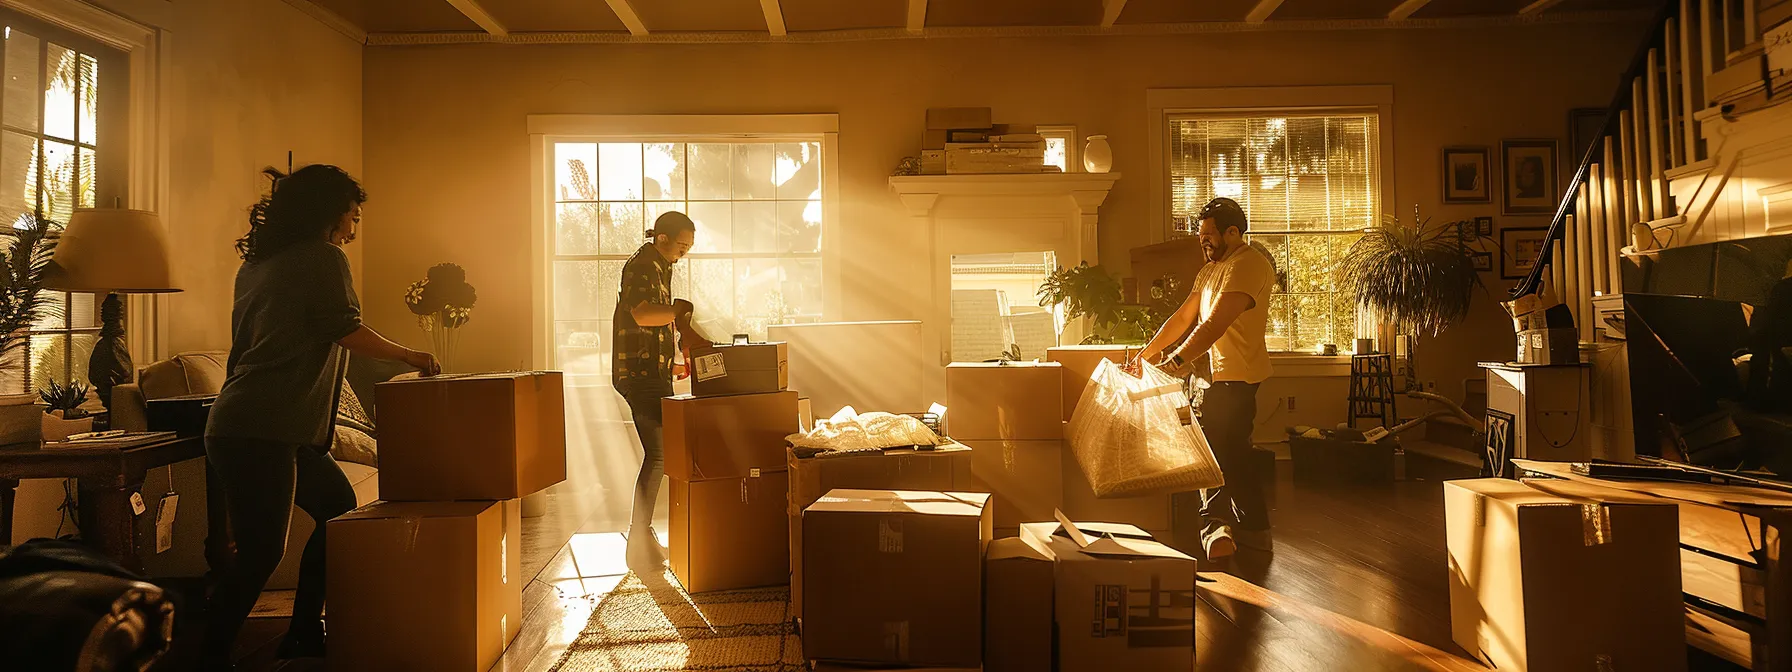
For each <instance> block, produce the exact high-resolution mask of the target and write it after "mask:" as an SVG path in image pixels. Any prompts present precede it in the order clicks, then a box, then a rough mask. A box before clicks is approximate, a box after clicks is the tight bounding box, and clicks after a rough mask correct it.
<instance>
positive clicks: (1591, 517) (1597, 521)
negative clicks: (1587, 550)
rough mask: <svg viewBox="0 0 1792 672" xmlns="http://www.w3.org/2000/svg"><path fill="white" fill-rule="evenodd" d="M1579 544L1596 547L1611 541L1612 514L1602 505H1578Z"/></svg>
mask: <svg viewBox="0 0 1792 672" xmlns="http://www.w3.org/2000/svg"><path fill="white" fill-rule="evenodd" d="M1580 529H1581V542H1582V543H1583V544H1585V545H1587V546H1598V545H1600V544H1605V543H1610V542H1611V540H1612V514H1611V510H1610V509H1608V508H1606V506H1605V505H1604V504H1598V503H1592V504H1582V505H1580Z"/></svg>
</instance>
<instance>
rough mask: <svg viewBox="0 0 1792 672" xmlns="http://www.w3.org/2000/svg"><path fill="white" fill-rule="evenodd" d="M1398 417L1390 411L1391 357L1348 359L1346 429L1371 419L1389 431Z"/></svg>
mask: <svg viewBox="0 0 1792 672" xmlns="http://www.w3.org/2000/svg"><path fill="white" fill-rule="evenodd" d="M1397 417H1399V416H1398V415H1397V414H1396V412H1395V410H1394V362H1393V356H1392V355H1387V354H1379V355H1352V356H1351V358H1350V418H1349V419H1350V426H1351V427H1356V421H1357V420H1358V419H1361V418H1375V419H1376V420H1379V421H1381V426H1382V427H1389V428H1392V427H1393V426H1394V419H1395V418H1397Z"/></svg>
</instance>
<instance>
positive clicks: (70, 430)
mask: <svg viewBox="0 0 1792 672" xmlns="http://www.w3.org/2000/svg"><path fill="white" fill-rule="evenodd" d="M37 395H38V397H40V398H42V399H43V400H44V417H43V431H44V440H45V441H67V440H68V437H69V436H72V435H75V434H80V433H82V432H91V431H93V416H92V415H89V414H88V413H87V409H85V408H82V405H83V404H85V403H87V386H86V385H82V384H81V383H69V384H68V385H62V384H59V383H56V382H51V383H50V386H49V387H47V388H44V389H43V390H42V391H40V392H38V393H37Z"/></svg>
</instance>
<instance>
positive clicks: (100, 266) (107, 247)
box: [44, 209, 180, 294]
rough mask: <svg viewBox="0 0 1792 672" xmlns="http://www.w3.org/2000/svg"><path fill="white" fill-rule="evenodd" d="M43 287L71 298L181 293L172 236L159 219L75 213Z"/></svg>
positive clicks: (131, 212) (138, 213)
mask: <svg viewBox="0 0 1792 672" xmlns="http://www.w3.org/2000/svg"><path fill="white" fill-rule="evenodd" d="M44 287H45V288H47V289H54V290H59V291H67V292H96V293H99V292H118V293H121V294H155V293H162V292H178V291H180V288H179V287H177V286H175V284H174V274H173V270H172V269H171V268H170V265H169V263H168V234H167V233H166V232H165V231H163V230H162V220H161V218H160V217H157V216H156V213H153V212H146V211H143V210H110V209H108V210H76V211H75V214H74V216H73V217H70V218H69V221H68V226H67V227H66V228H65V229H64V230H63V232H62V236H61V238H60V239H59V240H58V241H57V243H56V257H55V258H54V259H53V260H52V261H51V262H50V268H49V271H48V272H47V273H46V274H45V277H44Z"/></svg>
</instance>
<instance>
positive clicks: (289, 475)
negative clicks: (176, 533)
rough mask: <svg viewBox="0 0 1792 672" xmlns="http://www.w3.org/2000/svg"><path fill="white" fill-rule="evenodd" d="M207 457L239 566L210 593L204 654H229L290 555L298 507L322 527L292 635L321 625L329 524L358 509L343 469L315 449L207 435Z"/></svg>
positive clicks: (309, 544) (304, 567)
mask: <svg viewBox="0 0 1792 672" xmlns="http://www.w3.org/2000/svg"><path fill="white" fill-rule="evenodd" d="M205 455H206V459H207V460H209V461H210V462H211V465H212V470H213V473H216V474H217V477H218V478H219V479H220V481H221V483H222V484H223V486H224V487H223V488H222V490H223V492H224V495H225V500H226V503H227V510H228V511H229V515H230V536H231V539H232V540H233V541H234V542H235V546H236V561H235V562H233V563H231V564H230V566H229V568H228V569H227V570H226V571H225V572H224V573H223V575H222V576H221V577H220V578H219V581H218V585H217V586H216V587H215V589H214V590H213V592H212V600H211V608H210V609H209V610H208V612H209V616H208V620H209V626H208V627H209V629H208V630H207V632H206V649H207V653H208V654H210V655H213V656H219V655H228V653H229V652H230V648H231V646H232V645H233V644H234V643H235V641H236V636H237V632H238V631H239V630H241V629H242V627H243V621H244V620H246V619H247V618H248V617H249V611H250V610H251V609H253V608H254V607H255V599H256V598H257V597H259V596H260V595H261V589H262V588H263V587H265V586H266V585H267V582H268V577H269V576H272V575H273V573H274V569H275V568H277V567H279V566H280V559H281V558H282V557H284V556H285V555H286V535H287V525H288V523H289V522H290V521H291V519H292V507H293V505H294V504H297V505H298V507H299V508H300V509H302V510H304V512H305V513H306V514H307V515H310V516H311V519H312V520H315V521H317V529H316V530H315V531H313V532H312V533H311V538H310V539H307V540H306V541H305V550H304V555H303V556H302V557H301V558H300V561H299V589H298V593H297V595H295V596H294V598H293V605H292V625H291V627H290V630H289V631H290V632H306V631H308V630H311V629H316V628H321V627H322V626H323V621H322V616H323V608H324V561H325V558H326V556H325V553H324V537H325V531H324V528H325V522H327V521H329V520H330V519H331V518H335V517H337V516H340V515H342V514H344V513H348V512H349V511H351V510H353V509H354V508H355V490H354V487H353V486H351V485H350V484H349V482H348V477H347V476H344V475H343V474H342V467H340V466H337V465H336V460H335V459H333V458H331V457H330V456H329V454H328V453H322V452H319V451H318V450H317V449H314V448H310V447H305V446H296V445H290V444H280V443H273V442H269V441H259V440H254V439H229V438H207V439H206V440H205Z"/></svg>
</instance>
